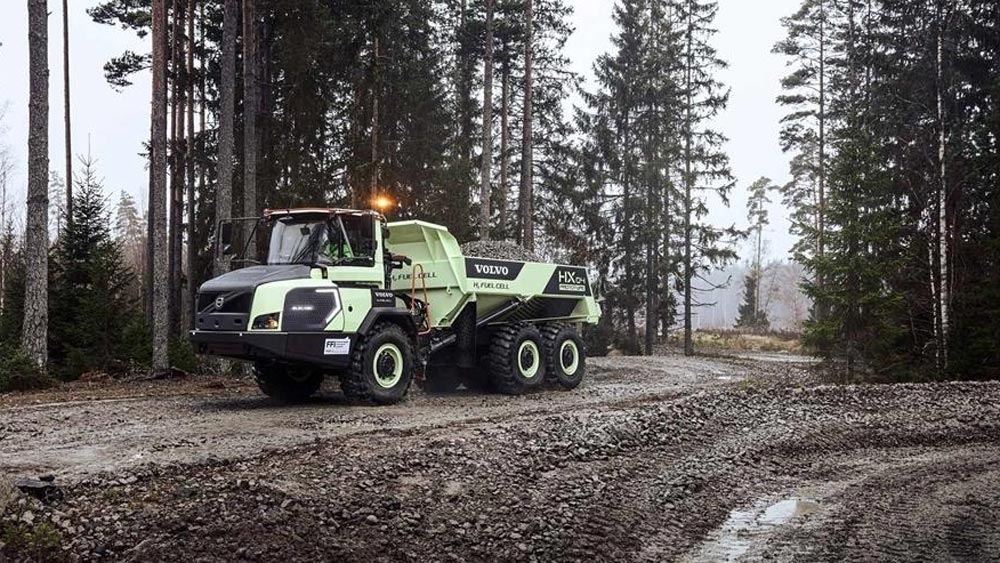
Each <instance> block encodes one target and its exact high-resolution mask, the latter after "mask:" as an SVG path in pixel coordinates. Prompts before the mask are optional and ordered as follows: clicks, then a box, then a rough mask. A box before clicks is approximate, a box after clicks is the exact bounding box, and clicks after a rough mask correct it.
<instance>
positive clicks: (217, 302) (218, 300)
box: [215, 295, 226, 309]
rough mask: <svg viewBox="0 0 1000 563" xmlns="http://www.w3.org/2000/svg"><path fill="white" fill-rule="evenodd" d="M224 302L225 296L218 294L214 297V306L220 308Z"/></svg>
mask: <svg viewBox="0 0 1000 563" xmlns="http://www.w3.org/2000/svg"><path fill="white" fill-rule="evenodd" d="M225 304H226V298H225V297H223V296H221V295H220V296H218V297H216V298H215V308H216V309H221V308H222V306H223V305H225Z"/></svg>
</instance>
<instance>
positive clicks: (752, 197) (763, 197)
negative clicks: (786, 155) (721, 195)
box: [747, 178, 778, 318]
mask: <svg viewBox="0 0 1000 563" xmlns="http://www.w3.org/2000/svg"><path fill="white" fill-rule="evenodd" d="M776 189H778V188H777V186H774V185H773V183H772V182H771V179H770V178H759V179H757V180H756V181H755V182H754V183H753V184H750V188H749V189H748V190H747V192H748V196H747V221H748V222H749V224H750V234H751V236H753V263H752V264H751V268H752V270H753V274H752V275H753V278H754V280H756V281H755V283H754V285H755V287H756V291H757V294H756V295H755V296H754V304H755V306H756V307H758V309H757V310H756V311H755V313H757V314H764V317H765V318H766V313H767V312H766V311H765V310H764V309H763V308H762V301H761V298H760V286H761V285H762V284H763V280H764V245H765V243H766V241H765V240H764V227H766V226H767V225H768V224H769V223H770V220H769V219H768V211H767V205H768V204H769V203H771V199H770V198H769V197H768V195H767V194H768V192H769V191H771V190H776Z"/></svg>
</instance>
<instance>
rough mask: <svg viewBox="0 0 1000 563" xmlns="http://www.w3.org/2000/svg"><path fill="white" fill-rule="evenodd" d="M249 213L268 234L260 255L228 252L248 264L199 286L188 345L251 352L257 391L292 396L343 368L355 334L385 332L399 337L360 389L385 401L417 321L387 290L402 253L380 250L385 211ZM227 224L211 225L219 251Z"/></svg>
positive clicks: (408, 359)
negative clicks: (217, 235) (215, 227)
mask: <svg viewBox="0 0 1000 563" xmlns="http://www.w3.org/2000/svg"><path fill="white" fill-rule="evenodd" d="M254 223H255V225H254V227H253V228H254V229H265V230H266V232H267V234H268V240H269V244H268V248H267V253H266V260H265V261H264V263H262V264H258V263H256V261H255V260H252V259H237V260H234V264H241V263H245V264H249V265H248V266H246V267H243V268H239V269H236V270H233V271H231V272H228V273H226V274H223V275H221V276H219V277H217V278H214V279H212V280H209V281H208V282H206V283H204V284H203V285H202V286H201V287H200V288H199V290H198V296H197V300H196V308H195V312H194V319H195V330H193V331H192V332H191V335H190V339H191V342H192V343H193V344H194V346H195V348H196V351H197V352H199V353H202V354H211V355H216V356H222V357H227V358H232V359H238V360H246V361H250V362H254V365H255V372H256V376H257V379H258V382H259V383H261V382H262V385H261V386H262V388H264V390H265V392H267V393H268V394H270V395H275V396H278V397H279V398H285V399H295V398H297V397H299V396H301V395H308V394H311V393H312V392H314V391H315V387H318V386H319V382H321V381H322V377H323V374H324V373H326V372H334V373H339V372H344V371H347V370H349V369H350V368H351V364H352V361H353V360H354V358H352V356H354V354H353V352H354V351H356V349H357V347H358V345H359V342H360V341H361V340H362V339H363V338H364V337H366V336H369V335H370V334H371V333H372V332H373V331H375V330H378V331H379V332H390V333H392V336H393V337H394V339H395V340H399V341H400V342H396V343H395V344H394V345H392V346H386V347H385V349H384V350H382V351H381V355H380V357H378V358H375V359H373V360H372V361H373V362H374V363H375V364H378V365H375V366H374V375H375V377H374V381H372V382H371V383H374V384H375V387H374V389H373V393H365V392H362V394H364V395H369V397H368V398H370V399H373V400H375V401H376V402H377V401H378V400H379V398H380V397H381V396H382V395H386V392H387V391H394V393H390V395H391V396H389V397H385V399H386V400H387V401H390V402H391V400H393V398H394V395H395V393H398V392H399V391H400V390H398V389H394V387H395V386H394V385H388V384H389V383H399V382H400V380H401V379H406V380H407V381H406V384H407V385H408V384H409V378H410V377H411V373H410V372H411V371H412V368H413V365H412V364H413V355H414V344H415V339H416V328H415V323H414V315H413V313H412V312H411V310H410V308H409V307H407V306H404V305H403V302H402V301H401V300H399V299H397V298H396V296H395V294H394V293H393V292H392V291H391V278H392V272H393V270H394V269H398V268H400V267H402V265H403V262H404V261H405V260H406V259H405V258H404V257H398V256H393V255H392V254H391V253H390V252H389V251H388V249H387V246H386V239H387V237H388V228H387V223H386V221H385V218H384V217H383V216H382V215H381V214H379V213H377V212H374V211H360V210H344V209H321V208H308V209H283V210H268V211H266V212H265V213H264V216H263V217H261V218H259V219H257V220H255V221H254ZM235 226H236V224H235V223H226V224H223V225H222V226H221V227H220V229H219V232H220V234H221V237H220V241H219V242H220V248H219V249H218V250H217V251H218V252H222V253H225V254H233V252H232V251H233V241H232V238H233V237H232V234H233V227H235ZM251 236H253V235H251ZM404 363H405V364H407V365H402V366H401V365H400V364H404ZM379 370H381V371H382V372H384V373H385V374H386V375H385V377H383V378H382V379H381V380H380V379H379V378H378V373H379ZM400 370H402V373H400ZM369 371H371V370H369ZM380 381H381V384H380ZM386 385H388V387H386ZM402 391H403V392H405V389H403V390H402ZM370 395H377V396H370Z"/></svg>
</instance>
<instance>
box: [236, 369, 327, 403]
mask: <svg viewBox="0 0 1000 563" xmlns="http://www.w3.org/2000/svg"><path fill="white" fill-rule="evenodd" d="M253 376H254V379H255V380H256V381H257V387H260V390H261V392H263V393H264V394H265V395H267V396H268V397H271V398H272V399H277V400H279V401H285V402H288V403H295V402H300V401H304V400H306V399H308V398H309V397H311V396H312V395H313V393H315V392H316V391H317V390H319V386H320V385H322V384H323V373H322V372H319V371H317V370H314V369H311V368H307V367H302V366H291V365H282V364H264V363H257V364H254V366H253Z"/></svg>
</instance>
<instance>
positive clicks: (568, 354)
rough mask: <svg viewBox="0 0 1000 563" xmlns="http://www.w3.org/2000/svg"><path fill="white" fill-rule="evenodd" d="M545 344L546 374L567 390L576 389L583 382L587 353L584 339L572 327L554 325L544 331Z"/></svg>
mask: <svg viewBox="0 0 1000 563" xmlns="http://www.w3.org/2000/svg"><path fill="white" fill-rule="evenodd" d="M542 339H543V341H544V344H545V361H546V365H545V373H546V375H547V377H548V378H549V380H550V381H554V382H556V383H558V384H559V385H561V386H562V387H564V388H566V389H574V388H576V386H577V385H580V382H581V381H583V373H584V371H585V368H586V364H587V352H586V349H585V348H584V346H583V339H582V338H580V335H579V334H578V333H577V332H576V330H574V329H573V328H572V327H570V326H567V325H562V324H552V325H548V326H546V327H545V328H544V329H542Z"/></svg>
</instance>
